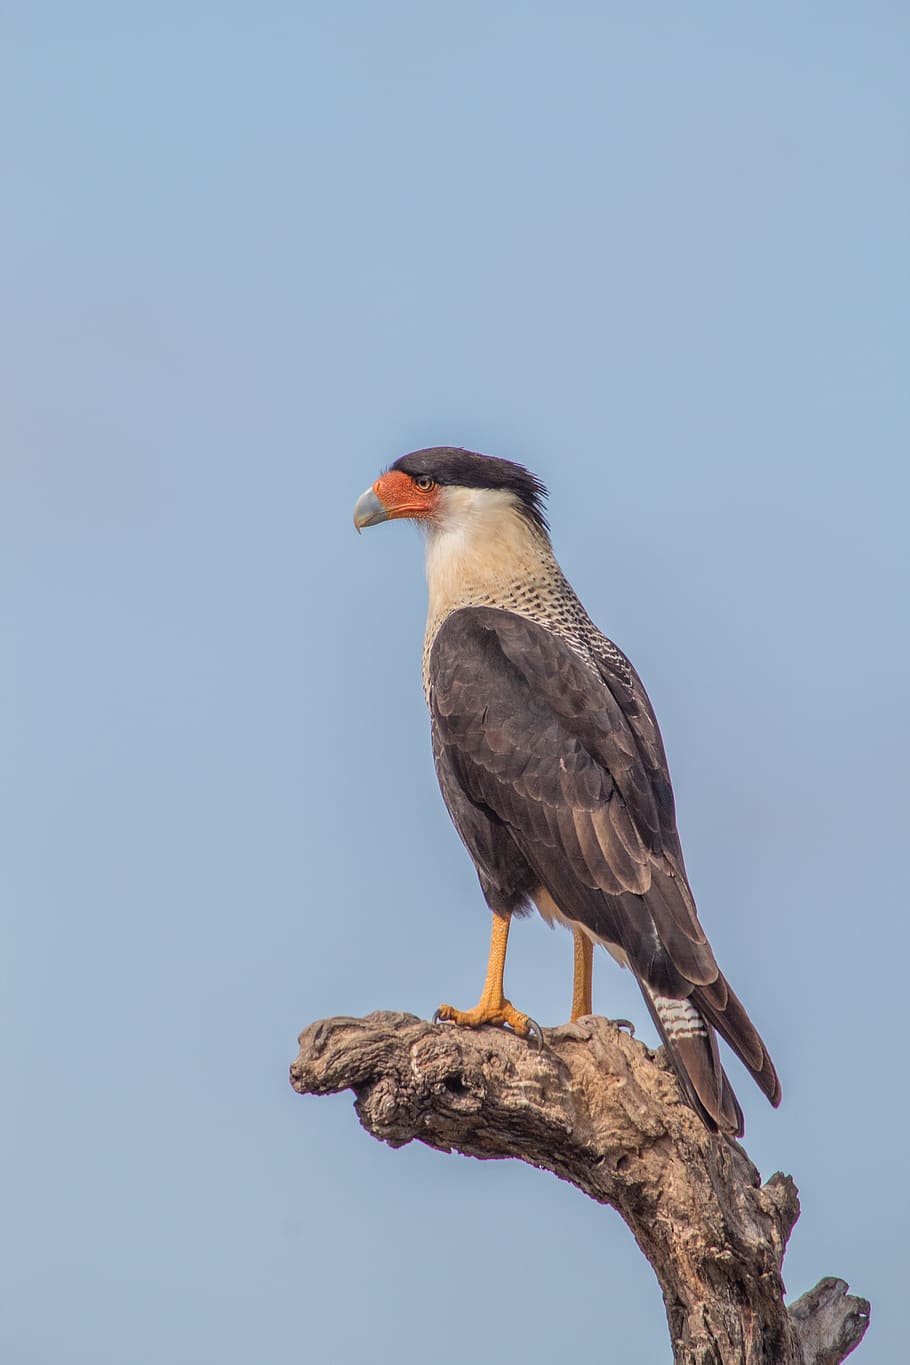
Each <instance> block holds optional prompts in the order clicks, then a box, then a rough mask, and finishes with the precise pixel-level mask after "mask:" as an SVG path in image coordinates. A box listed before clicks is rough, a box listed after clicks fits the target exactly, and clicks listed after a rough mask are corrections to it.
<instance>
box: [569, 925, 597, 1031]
mask: <svg viewBox="0 0 910 1365" xmlns="http://www.w3.org/2000/svg"><path fill="white" fill-rule="evenodd" d="M573 933H574V935H575V973H574V977H573V980H572V1022H573V1023H574V1021H575V1020H576V1019H580V1018H581V1016H582V1015H583V1014H593V1013H594V1008H593V1005H592V1003H591V976H592V970H593V963H594V944H593V943H592V942H591V940H590V939H589V938H588V936H587V934H583V933H582V932H581V930H580V929H575V930H573Z"/></svg>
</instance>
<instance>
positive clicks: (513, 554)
mask: <svg viewBox="0 0 910 1365" xmlns="http://www.w3.org/2000/svg"><path fill="white" fill-rule="evenodd" d="M426 569H427V587H428V589H429V600H428V603H427V628H426V636H425V639H424V682H425V683H427V680H428V665H429V656H430V651H431V649H432V647H433V642H434V640H435V639H436V635H437V633H438V631H439V628H440V626H441V625H442V623H443V622H444V621H445V620H446V618H447V617H448V616H450V615H451V613H452V612H453V611H458V610H459V609H461V608H462V607H478V606H483V607H499V608H501V609H502V610H504V611H515V612H518V613H519V614H520V615H524V616H530V617H532V618H535V619H536V618H537V617H538V616H539V615H540V614H541V609H542V608H543V614H548V613H547V611H546V605H547V604H549V603H550V602H551V601H553V600H555V599H556V598H563V599H564V598H565V597H566V595H570V596H571V597H572V598H574V593H573V592H572V589H571V588H570V587H569V585H568V583H567V582H566V580H565V578H564V577H563V574H562V570H561V569H560V567H559V565H558V563H557V562H556V556H555V555H554V554H553V549H552V546H551V545H550V541H549V538H548V537H547V535H546V534H545V533H544V532H543V531H541V530H538V528H537V527H535V526H532V525H531V524H530V523H529V522H528V520H527V519H526V518H525V517H523V516H522V515H521V513H520V512H518V511H517V510H515V509H514V507H513V506H511V505H510V504H509V503H508V502H506V501H505V500H503V502H502V503H501V504H497V502H496V501H495V500H494V499H491V498H490V495H489V493H487V494H486V496H485V497H484V498H483V499H477V501H476V504H471V503H467V504H466V507H465V509H463V515H460V516H458V517H457V518H452V519H450V520H447V521H443V522H441V523H440V524H437V525H435V526H432V527H430V528H429V529H428V532H427V547H426Z"/></svg>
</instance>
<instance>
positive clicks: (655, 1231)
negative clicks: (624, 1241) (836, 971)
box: [291, 1013, 869, 1365]
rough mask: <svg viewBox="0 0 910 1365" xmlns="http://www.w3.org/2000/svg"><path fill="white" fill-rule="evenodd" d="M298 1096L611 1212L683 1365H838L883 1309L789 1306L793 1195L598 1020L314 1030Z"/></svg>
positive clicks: (836, 1289) (817, 1303)
mask: <svg viewBox="0 0 910 1365" xmlns="http://www.w3.org/2000/svg"><path fill="white" fill-rule="evenodd" d="M291 1084H292V1085H293V1087H294V1089H295V1090H297V1091H298V1092H299V1093H300V1094H310V1095H327V1094H333V1093H336V1092H338V1091H340V1090H353V1091H354V1093H355V1095H356V1097H357V1099H356V1103H355V1109H356V1111H357V1114H358V1116H359V1118H360V1121H361V1123H362V1124H363V1126H364V1128H366V1130H367V1132H369V1133H372V1135H373V1136H374V1137H377V1138H379V1139H381V1140H382V1141H383V1142H387V1143H389V1144H390V1146H392V1147H401V1146H403V1145H404V1144H405V1143H407V1142H411V1141H412V1140H413V1139H414V1138H418V1139H419V1140H420V1141H421V1142H424V1143H426V1144H427V1145H428V1146H430V1147H435V1148H436V1149H437V1150H439V1151H443V1152H451V1151H453V1150H454V1151H459V1152H463V1153H464V1154H465V1155H467V1156H474V1157H480V1158H484V1159H487V1158H493V1157H517V1158H518V1159H519V1160H521V1161H525V1162H528V1163H529V1164H530V1165H532V1166H538V1167H543V1168H544V1169H546V1170H549V1171H552V1172H553V1173H554V1174H555V1175H558V1176H559V1177H560V1178H561V1179H563V1180H568V1181H570V1182H571V1183H572V1184H573V1185H576V1186H577V1187H578V1189H580V1190H582V1191H583V1192H584V1193H585V1194H587V1195H589V1196H590V1197H591V1198H592V1199H596V1200H597V1201H598V1203H601V1204H610V1205H612V1207H613V1208H615V1209H616V1210H617V1212H618V1213H619V1214H620V1215H621V1217H622V1218H623V1219H624V1220H625V1222H626V1223H627V1224H628V1226H629V1228H630V1229H631V1231H632V1234H633V1236H634V1237H635V1240H636V1241H637V1243H638V1245H639V1247H640V1248H641V1250H642V1252H643V1253H644V1255H645V1256H646V1257H647V1258H648V1260H649V1261H650V1263H651V1265H652V1267H653V1268H654V1271H655V1274H656V1275H657V1278H658V1280H659V1282H660V1287H661V1290H662V1291H663V1296H664V1304H665V1306H666V1310H667V1322H668V1325H669V1329H670V1338H671V1341H672V1345H673V1354H674V1360H675V1361H676V1362H677V1365H838V1362H839V1361H842V1360H844V1359H845V1357H846V1356H847V1355H849V1354H850V1352H851V1351H852V1350H853V1349H854V1347H856V1346H857V1345H858V1344H859V1342H860V1341H861V1340H862V1337H863V1334H864V1332H865V1330H866V1327H867V1326H868V1323H869V1304H868V1303H867V1302H866V1300H865V1299H860V1298H856V1297H854V1296H852V1295H849V1294H847V1292H846V1291H847V1285H846V1284H845V1283H844V1281H843V1280H837V1279H832V1278H827V1279H824V1280H822V1281H820V1283H819V1284H818V1285H816V1287H815V1288H814V1289H812V1290H810V1291H809V1293H807V1294H804V1295H803V1296H802V1298H800V1299H798V1300H797V1301H796V1302H795V1303H794V1304H793V1305H792V1306H791V1307H790V1308H789V1309H787V1308H786V1306H785V1304H784V1284H783V1279H782V1276H781V1267H782V1263H783V1258H784V1251H785V1249H786V1244H787V1239H788V1237H789V1235H790V1232H791V1230H792V1228H793V1225H794V1223H795V1222H796V1220H797V1218H798V1217H799V1199H798V1196H797V1190H796V1186H795V1185H794V1183H793V1181H792V1180H791V1178H790V1177H789V1176H786V1175H782V1174H780V1173H778V1174H776V1175H773V1176H772V1177H771V1179H770V1180H768V1181H767V1183H766V1184H765V1185H762V1184H761V1180H760V1177H759V1174H758V1172H757V1170H756V1169H755V1167H754V1166H753V1165H752V1163H751V1161H750V1160H749V1158H748V1156H747V1155H746V1153H745V1151H744V1150H743V1148H742V1147H741V1146H740V1145H739V1144H738V1143H736V1142H733V1141H730V1140H729V1139H725V1138H721V1137H718V1136H716V1135H712V1134H711V1133H708V1132H707V1130H706V1129H705V1127H704V1125H703V1124H702V1123H701V1121H700V1120H699V1119H698V1118H697V1117H696V1115H695V1114H694V1113H693V1111H692V1110H691V1109H690V1108H689V1107H688V1105H687V1104H686V1103H685V1102H684V1101H683V1099H682V1096H681V1094H680V1092H679V1088H678V1086H677V1083H676V1080H675V1077H674V1076H673V1073H672V1072H671V1070H670V1069H669V1066H668V1065H667V1063H666V1062H665V1061H664V1059H663V1054H662V1052H660V1051H659V1052H658V1053H652V1052H649V1051H648V1049H646V1048H645V1047H644V1046H643V1045H642V1044H641V1043H639V1042H636V1041H635V1040H634V1039H633V1038H631V1037H630V1036H629V1035H628V1034H627V1033H625V1032H623V1030H622V1029H620V1028H619V1027H617V1025H615V1024H613V1023H611V1022H610V1021H609V1020H607V1019H601V1018H595V1017H593V1016H589V1017H586V1018H584V1019H581V1020H578V1021H577V1022H576V1023H574V1024H566V1025H564V1026H562V1027H560V1028H554V1029H547V1030H545V1031H544V1041H543V1045H542V1046H540V1047H538V1046H536V1045H535V1044H534V1043H533V1042H528V1041H526V1040H524V1039H521V1038H517V1037H516V1036H515V1035H514V1034H511V1033H509V1032H507V1031H505V1030H502V1029H494V1028H484V1029H479V1030H476V1031H475V1030H470V1029H464V1028H458V1027H453V1026H451V1025H445V1024H430V1023H427V1022H426V1021H425V1020H421V1019H417V1018H415V1017H414V1015H411V1014H397V1013H396V1014H393V1013H376V1014H370V1015H368V1016H367V1017H366V1018H364V1019H349V1018H343V1017H342V1018H335V1019H325V1020H322V1021H321V1022H320V1023H316V1024H311V1025H310V1027H309V1028H307V1029H306V1030H305V1031H304V1032H303V1033H302V1034H301V1035H300V1054H299V1056H298V1058H297V1060H296V1061H295V1062H294V1064H293V1065H292V1067H291Z"/></svg>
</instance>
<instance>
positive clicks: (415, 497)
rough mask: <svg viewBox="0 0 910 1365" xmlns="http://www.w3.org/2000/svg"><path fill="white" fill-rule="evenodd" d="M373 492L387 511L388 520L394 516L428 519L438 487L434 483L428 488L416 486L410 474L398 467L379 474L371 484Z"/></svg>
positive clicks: (416, 519) (431, 513)
mask: <svg viewBox="0 0 910 1365" xmlns="http://www.w3.org/2000/svg"><path fill="white" fill-rule="evenodd" d="M373 492H374V493H375V494H376V496H377V498H378V499H379V501H380V502H381V503H382V505H383V507H385V508H386V510H387V511H388V514H389V520H390V521H391V520H394V519H395V518H396V517H412V518H413V519H414V520H415V521H428V520H429V519H430V518H431V517H432V516H433V514H434V512H435V511H436V506H437V503H438V500H439V488H438V486H437V485H436V484H435V483H434V484H431V485H430V487H429V488H418V487H417V485H416V483H415V482H414V480H413V479H412V478H411V476H410V474H403V473H402V472H401V470H400V469H390V470H389V471H388V473H387V474H381V475H380V476H379V478H378V479H377V480H376V482H375V483H374V484H373Z"/></svg>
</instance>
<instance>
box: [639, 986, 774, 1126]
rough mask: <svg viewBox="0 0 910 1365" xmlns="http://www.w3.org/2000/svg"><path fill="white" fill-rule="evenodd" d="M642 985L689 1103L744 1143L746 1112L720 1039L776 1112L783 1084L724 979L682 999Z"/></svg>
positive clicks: (712, 1124) (752, 1025) (699, 1112)
mask: <svg viewBox="0 0 910 1365" xmlns="http://www.w3.org/2000/svg"><path fill="white" fill-rule="evenodd" d="M641 984H642V990H643V993H644V997H645V1001H646V1003H647V1005H648V1009H649V1010H650V1011H651V1017H652V1018H653V1020H654V1022H655V1024H656V1025H657V1029H658V1032H659V1033H660V1036H661V1038H662V1040H663V1043H664V1046H665V1047H666V1049H667V1056H668V1057H669V1059H670V1061H671V1062H672V1064H673V1069H674V1070H675V1072H676V1074H677V1076H678V1077H679V1081H680V1084H681V1085H682V1087H683V1090H684V1091H685V1093H686V1096H687V1098H688V1100H689V1103H690V1104H691V1105H692V1107H693V1108H694V1109H695V1111H696V1113H698V1114H700V1115H701V1117H702V1118H703V1119H704V1121H705V1122H706V1123H707V1125H708V1127H709V1128H710V1129H711V1130H712V1131H716V1132H720V1133H726V1134H728V1135H729V1136H730V1137H742V1134H743V1112H742V1110H741V1109H740V1107H739V1102H738V1101H737V1098H736V1096H735V1094H734V1093H733V1087H732V1086H731V1084H730V1082H729V1080H728V1079H727V1075H726V1072H725V1071H724V1069H723V1067H722V1066H721V1063H720V1056H719V1054H718V1049H717V1035H716V1034H715V1032H714V1030H715V1029H716V1030H717V1032H718V1033H719V1034H720V1035H721V1037H722V1038H723V1039H724V1040H725V1041H726V1042H727V1043H729V1045H730V1047H731V1048H732V1049H733V1051H734V1052H735V1053H736V1055H737V1057H739V1059H740V1061H741V1062H742V1063H743V1065H744V1066H745V1067H746V1068H747V1069H748V1070H749V1071H750V1072H751V1073H752V1075H753V1076H754V1078H755V1081H756V1083H757V1084H758V1085H759V1086H760V1088H761V1089H762V1090H763V1091H764V1093H765V1094H766V1095H767V1097H768V1099H769V1100H770V1101H771V1103H772V1104H773V1105H775V1106H777V1105H778V1104H780V1081H779V1080H778V1078H777V1072H776V1071H775V1070H774V1063H773V1062H772V1061H771V1057H770V1055H769V1053H768V1049H767V1048H766V1047H765V1044H764V1043H763V1042H762V1040H761V1038H760V1036H759V1034H758V1031H757V1029H756V1028H755V1026H754V1024H753V1023H752V1020H751V1019H750V1018H749V1016H748V1014H747V1013H746V1011H745V1008H744V1006H743V1004H742V1002H741V1001H740V999H739V998H738V996H737V995H736V994H735V993H734V992H733V990H732V988H731V987H730V985H729V983H728V982H727V980H726V979H725V977H723V976H720V975H719V976H718V977H717V980H716V981H714V982H712V983H711V985H709V986H696V987H694V989H693V990H692V992H691V994H690V995H688V996H686V997H684V998H682V999H679V998H674V997H671V996H666V995H659V994H658V993H657V992H656V991H652V990H650V989H649V988H648V987H647V986H645V985H644V983H641Z"/></svg>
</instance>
